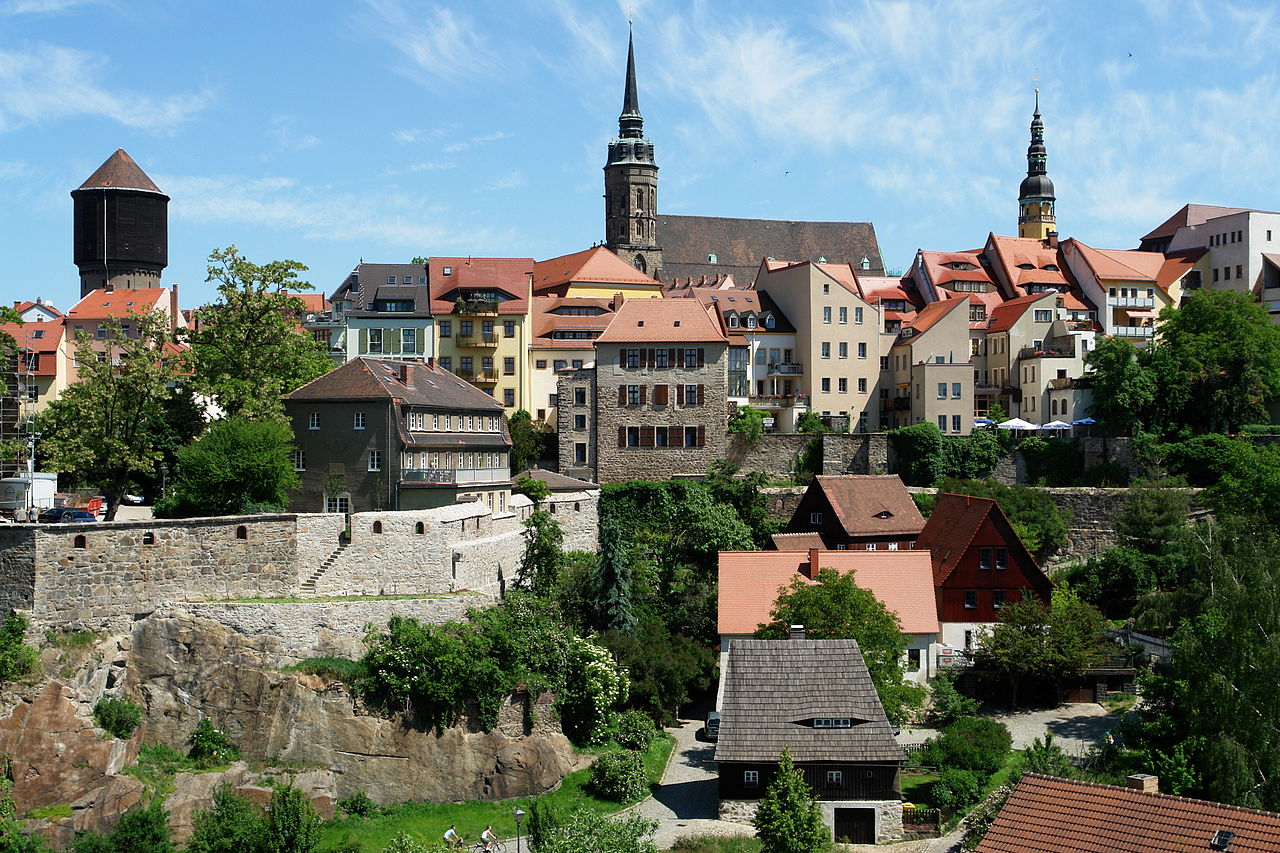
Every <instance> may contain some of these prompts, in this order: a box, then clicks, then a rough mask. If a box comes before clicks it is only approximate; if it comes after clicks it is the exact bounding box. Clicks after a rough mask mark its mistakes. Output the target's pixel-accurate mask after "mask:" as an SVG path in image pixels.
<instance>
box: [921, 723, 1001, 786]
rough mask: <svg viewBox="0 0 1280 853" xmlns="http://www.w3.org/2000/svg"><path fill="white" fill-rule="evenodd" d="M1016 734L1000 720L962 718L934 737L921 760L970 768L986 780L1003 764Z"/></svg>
mask: <svg viewBox="0 0 1280 853" xmlns="http://www.w3.org/2000/svg"><path fill="white" fill-rule="evenodd" d="M1011 746H1013V736H1012V735H1011V734H1010V733H1009V729H1008V728H1006V727H1005V725H1004V723H1001V722H1000V721H999V720H993V719H991V718H990V717H961V718H959V719H958V720H955V721H953V722H952V723H950V724H948V725H947V727H946V728H944V729H943V730H942V733H941V734H939V735H938V736H937V737H935V738H931V739H930V740H929V741H928V742H927V744H926V746H925V749H924V754H923V755H922V756H921V760H922V761H923V762H924V763H928V764H932V765H935V766H937V767H940V768H943V769H950V770H968V771H970V772H971V773H974V774H976V775H977V776H978V777H979V778H980V779H981V781H983V782H985V781H986V780H987V779H989V778H990V777H991V775H992V774H994V773H995V772H996V771H997V770H999V769H1000V768H1001V767H1002V766H1003V765H1004V760H1005V758H1006V757H1007V756H1008V755H1009V748H1010V747H1011Z"/></svg>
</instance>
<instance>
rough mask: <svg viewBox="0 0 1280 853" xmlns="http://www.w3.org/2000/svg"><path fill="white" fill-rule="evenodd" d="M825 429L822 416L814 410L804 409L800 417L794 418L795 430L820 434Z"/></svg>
mask: <svg viewBox="0 0 1280 853" xmlns="http://www.w3.org/2000/svg"><path fill="white" fill-rule="evenodd" d="M826 431H827V426H826V424H824V423H823V422H822V417H821V416H820V415H818V413H816V412H812V411H804V412H801V413H800V417H798V418H797V419H796V432H804V433H809V434H811V435H821V434H822V433H824V432H826Z"/></svg>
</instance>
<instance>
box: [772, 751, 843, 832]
mask: <svg viewBox="0 0 1280 853" xmlns="http://www.w3.org/2000/svg"><path fill="white" fill-rule="evenodd" d="M755 826H756V837H757V838H759V839H760V846H761V850H762V851H763V853H817V851H820V850H826V849H827V848H828V847H830V845H831V834H830V833H829V832H827V827H826V824H824V823H823V822H822V811H821V809H819V808H818V802H817V800H816V799H815V798H814V796H813V791H811V790H810V789H809V786H808V785H807V784H805V781H804V774H803V773H801V772H800V770H799V769H798V768H797V767H796V766H795V763H794V762H793V761H792V760H791V750H790V749H789V748H787V747H783V749H782V755H781V756H780V757H779V759H778V772H777V773H776V774H775V775H774V777H773V781H771V782H770V783H769V788H768V790H766V791H765V794H764V796H763V797H761V799H760V804H759V806H757V807H756V817H755Z"/></svg>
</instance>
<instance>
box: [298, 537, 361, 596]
mask: <svg viewBox="0 0 1280 853" xmlns="http://www.w3.org/2000/svg"><path fill="white" fill-rule="evenodd" d="M350 544H351V543H350V542H340V543H338V547H337V548H335V549H334V550H333V553H332V554H330V555H329V556H328V557H326V558H325V560H324V562H323V563H321V564H320V565H319V566H318V567H317V568H316V570H315V571H314V572H312V573H311V577H309V578H307V579H306V580H304V581H303V582H302V583H301V584H300V585H299V587H298V589H299V590H300V591H301V592H302V594H303V595H314V594H315V591H316V584H317V583H319V581H320V578H322V577H324V573H325V572H327V571H329V569H330V568H332V567H333V564H334V563H335V562H337V560H338V557H340V556H342V552H343V551H345V550H346V549H347V546H348V545H350Z"/></svg>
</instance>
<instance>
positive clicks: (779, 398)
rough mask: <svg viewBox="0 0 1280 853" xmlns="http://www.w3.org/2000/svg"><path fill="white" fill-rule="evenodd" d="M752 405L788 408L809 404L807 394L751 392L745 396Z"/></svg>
mask: <svg viewBox="0 0 1280 853" xmlns="http://www.w3.org/2000/svg"><path fill="white" fill-rule="evenodd" d="M747 400H748V403H749V404H750V405H752V406H763V407H768V408H788V407H791V406H807V405H809V395H808V394H752V395H751V396H750V397H748V398H747Z"/></svg>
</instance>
